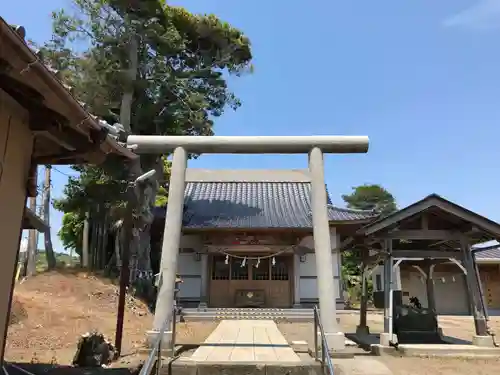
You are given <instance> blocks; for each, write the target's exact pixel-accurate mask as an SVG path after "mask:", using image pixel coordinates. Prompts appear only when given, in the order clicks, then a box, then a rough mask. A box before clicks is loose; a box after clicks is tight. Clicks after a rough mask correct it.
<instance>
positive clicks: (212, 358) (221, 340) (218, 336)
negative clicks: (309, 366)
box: [191, 320, 300, 362]
mask: <svg viewBox="0 0 500 375" xmlns="http://www.w3.org/2000/svg"><path fill="white" fill-rule="evenodd" d="M191 360H193V361H199V362H300V358H299V357H298V356H297V354H296V353H295V352H294V351H293V349H292V348H291V347H290V346H289V345H288V343H287V341H286V340H285V338H284V337H283V335H282V334H281V332H280V331H279V330H278V327H277V326H276V323H274V321H272V320H223V321H221V322H220V324H219V325H218V326H217V328H216V329H215V330H214V331H213V332H212V334H211V335H210V336H209V337H208V338H207V339H206V340H205V342H204V343H203V344H202V345H201V346H200V347H199V348H198V349H196V351H195V352H194V353H193V355H192V356H191Z"/></svg>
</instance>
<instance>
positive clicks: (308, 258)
mask: <svg viewBox="0 0 500 375" xmlns="http://www.w3.org/2000/svg"><path fill="white" fill-rule="evenodd" d="M330 242H331V246H332V251H333V254H332V255H333V275H334V276H335V280H334V282H335V290H336V296H335V297H336V298H340V297H341V284H340V263H341V257H340V252H338V251H335V249H336V248H337V244H338V242H339V238H338V235H337V234H336V230H335V228H331V230H330ZM301 246H305V247H308V248H309V249H314V239H313V237H312V236H308V237H306V238H304V239H303V240H302V241H301ZM303 258H305V259H304V262H300V263H299V296H300V299H301V300H302V299H306V300H309V299H317V298H318V281H317V273H316V256H315V254H314V253H309V254H306V255H305V257H303Z"/></svg>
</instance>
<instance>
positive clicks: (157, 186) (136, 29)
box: [41, 0, 252, 270]
mask: <svg viewBox="0 0 500 375" xmlns="http://www.w3.org/2000/svg"><path fill="white" fill-rule="evenodd" d="M130 4H132V5H130ZM135 4H140V6H137V5H135ZM73 5H74V7H76V10H77V12H76V13H75V14H74V15H72V14H68V13H67V12H66V11H65V10H60V11H57V12H54V13H53V35H52V39H51V40H50V42H48V43H46V44H45V45H44V46H42V47H41V52H42V55H43V58H44V60H45V62H46V63H49V64H50V65H51V66H52V67H54V68H56V69H58V70H59V71H60V72H59V75H60V77H61V79H62V80H64V81H65V82H66V83H67V84H69V86H71V87H72V90H73V94H74V95H75V96H76V97H77V98H79V99H80V100H81V101H82V102H84V103H86V105H87V107H88V110H89V111H90V112H91V113H93V114H94V115H96V116H99V117H101V118H103V119H105V120H106V121H107V122H108V123H111V124H114V123H117V122H119V119H120V117H121V118H122V120H123V119H125V121H122V122H123V127H124V130H125V131H127V132H129V133H132V134H154V135H166V134H169V135H205V136H210V135H213V124H214V119H215V118H216V117H218V116H221V115H222V114H223V112H224V111H225V110H226V109H227V108H232V109H237V108H238V107H239V106H240V104H241V103H240V101H239V99H238V98H237V97H236V96H235V95H234V94H233V93H232V92H231V91H230V90H229V88H228V84H227V77H228V75H235V76H240V75H242V74H244V73H247V72H250V71H251V59H252V54H251V50H250V42H249V40H248V39H247V38H246V37H245V36H244V34H243V33H242V32H241V31H239V30H237V29H235V28H233V27H231V26H230V25H229V24H228V23H226V22H223V21H221V20H219V19H218V18H217V17H216V16H214V15H194V14H192V13H190V12H188V11H187V10H185V9H184V8H181V7H174V6H169V5H166V4H165V1H163V0H146V1H140V2H138V1H135V2H132V1H129V0H73ZM75 42H78V43H79V45H80V46H82V45H83V46H88V48H86V49H85V50H84V51H83V52H80V53H78V52H76V50H75V49H73V48H71V47H72V46H74V43H75ZM131 42H134V43H135V45H136V50H133V51H132V53H131V49H130V48H128V47H127V46H130V45H131ZM136 60H137V61H136ZM132 68H135V69H132ZM128 109H130V113H129V116H128V114H127V113H128ZM120 113H121V116H120ZM127 117H129V119H128V118H127ZM74 169H75V170H77V171H79V172H80V175H79V177H77V178H71V179H70V180H69V182H68V184H67V186H66V187H65V191H64V192H65V196H64V197H63V198H62V199H61V200H59V201H56V202H55V207H56V208H58V209H60V210H62V211H64V212H66V213H73V216H72V217H71V220H82V219H83V215H82V214H83V213H84V212H85V211H86V210H88V209H90V208H91V207H92V206H95V204H96V203H101V204H104V205H105V206H106V207H107V209H109V210H110V212H115V213H118V214H117V215H118V216H119V213H120V212H121V207H122V206H123V200H124V196H123V191H124V187H125V181H127V180H131V179H132V178H133V177H134V176H135V177H136V176H138V175H139V174H141V173H143V172H145V171H148V170H150V169H155V170H156V171H157V174H156V177H155V178H154V179H152V180H150V181H149V182H148V183H147V184H146V185H145V186H143V188H142V191H140V192H139V193H138V197H139V199H140V200H139V205H140V207H139V208H138V210H137V214H136V215H135V217H136V218H137V220H136V222H135V223H134V226H135V228H136V229H137V231H134V233H135V234H136V236H135V238H134V241H133V245H132V247H133V249H132V251H133V252H135V253H136V254H137V259H138V261H139V263H138V265H137V267H138V268H139V269H141V270H150V267H151V265H150V261H149V251H150V236H149V227H150V224H151V222H152V220H153V216H152V208H153V207H154V205H155V204H158V205H164V204H166V201H167V188H166V184H165V180H164V179H163V178H161V176H164V175H165V172H166V170H169V166H168V163H166V162H165V158H164V157H162V155H157V156H150V155H144V156H141V157H140V159H139V160H138V161H137V162H135V163H130V164H129V165H127V166H124V165H122V164H117V162H116V160H113V159H112V158H111V159H110V160H108V161H107V162H106V165H104V166H101V167H74ZM167 173H168V171H167ZM67 223H68V225H69V224H70V223H71V221H70V220H69V219H68V221H67ZM68 233H72V232H71V230H67V228H64V223H63V228H62V229H61V232H60V235H61V239H62V241H63V243H64V245H65V246H76V244H74V242H72V241H73V240H72V239H71V238H72V237H71V236H72V235H73V234H71V236H69V235H67V234H68ZM66 239H67V240H66ZM66 241H68V242H66Z"/></svg>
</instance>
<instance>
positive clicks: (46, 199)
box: [42, 165, 56, 270]
mask: <svg viewBox="0 0 500 375" xmlns="http://www.w3.org/2000/svg"><path fill="white" fill-rule="evenodd" d="M51 171H52V167H51V166H50V165H46V166H45V181H44V184H43V216H42V217H43V219H44V221H45V225H46V228H45V233H44V239H45V256H46V257H47V267H48V269H49V270H53V269H54V268H56V256H55V254H54V248H53V247H52V239H51V236H50V174H51Z"/></svg>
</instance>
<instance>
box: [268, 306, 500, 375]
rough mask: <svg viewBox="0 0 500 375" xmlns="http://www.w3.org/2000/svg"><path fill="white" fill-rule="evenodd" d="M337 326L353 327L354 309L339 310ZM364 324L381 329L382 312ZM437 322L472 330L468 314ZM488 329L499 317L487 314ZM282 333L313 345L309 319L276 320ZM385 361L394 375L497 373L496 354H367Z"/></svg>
mask: <svg viewBox="0 0 500 375" xmlns="http://www.w3.org/2000/svg"><path fill="white" fill-rule="evenodd" d="M339 316H340V327H341V329H342V331H343V332H346V333H350V332H355V331H356V325H357V324H358V322H359V315H358V314H357V313H352V314H342V315H339ZM367 320H368V325H369V326H370V331H371V332H381V331H382V330H383V316H382V315H377V314H369V315H368V319H367ZM439 324H440V326H441V327H442V328H443V331H444V334H445V335H448V336H453V337H458V338H460V339H463V340H470V339H471V338H472V335H473V332H474V320H473V319H472V318H471V317H465V316H464V317H461V316H460V317H455V316H443V317H440V318H439ZM491 327H492V329H493V330H494V331H495V332H497V333H498V334H500V317H492V318H491ZM278 328H279V329H280V331H281V332H282V333H283V336H285V338H286V339H287V340H288V341H289V342H290V341H295V340H305V341H307V342H308V343H309V347H310V348H311V349H312V348H313V347H314V329H313V324H312V323H278ZM370 358H374V359H376V360H377V361H380V362H381V363H383V364H385V365H386V366H387V367H388V368H389V369H390V370H391V371H392V373H393V374H394V375H429V374H432V375H470V374H475V375H492V374H495V373H500V358H498V359H474V360H472V359H455V358H407V357H405V358H399V357H390V356H384V357H370Z"/></svg>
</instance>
